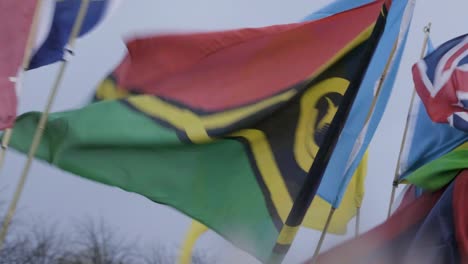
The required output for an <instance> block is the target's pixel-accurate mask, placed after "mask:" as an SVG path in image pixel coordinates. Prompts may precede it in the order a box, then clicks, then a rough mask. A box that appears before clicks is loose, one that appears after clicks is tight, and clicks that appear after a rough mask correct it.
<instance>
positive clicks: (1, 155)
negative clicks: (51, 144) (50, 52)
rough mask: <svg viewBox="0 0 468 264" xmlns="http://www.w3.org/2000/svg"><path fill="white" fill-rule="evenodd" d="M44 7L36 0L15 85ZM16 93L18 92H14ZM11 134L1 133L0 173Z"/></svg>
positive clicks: (40, 0)
mask: <svg viewBox="0 0 468 264" xmlns="http://www.w3.org/2000/svg"><path fill="white" fill-rule="evenodd" d="M43 7H44V1H43V0H38V2H37V4H36V10H35V11H34V15H33V20H32V23H31V28H30V30H29V35H28V38H27V40H26V46H25V49H24V53H23V54H24V55H23V62H22V63H21V68H20V72H19V73H18V76H16V78H14V79H13V80H11V81H12V82H15V83H16V84H18V83H20V82H21V81H22V76H23V74H22V73H21V72H23V71H25V69H26V68H27V67H28V65H29V61H30V59H31V53H32V49H33V46H34V41H35V40H36V35H37V28H38V22H39V15H40V13H41V12H40V11H41V8H43ZM16 92H18V91H16ZM12 133H13V128H7V129H5V132H4V133H3V137H2V143H1V147H0V171H1V170H2V167H3V162H4V160H5V155H6V152H7V149H8V145H9V144H10V139H11V134H12Z"/></svg>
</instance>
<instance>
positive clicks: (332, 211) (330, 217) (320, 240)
mask: <svg viewBox="0 0 468 264" xmlns="http://www.w3.org/2000/svg"><path fill="white" fill-rule="evenodd" d="M335 211H336V209H335V208H333V207H332V208H331V209H330V212H329V213H328V217H327V222H326V223H325V227H324V228H323V230H322V233H321V234H320V239H319V241H318V243H317V246H316V247H315V251H314V255H313V256H312V261H311V263H312V264H313V263H315V261H316V259H317V257H318V255H319V253H320V249H322V245H323V241H324V240H325V235H326V234H327V231H328V227H329V226H330V223H331V220H332V217H333V214H334V213H335Z"/></svg>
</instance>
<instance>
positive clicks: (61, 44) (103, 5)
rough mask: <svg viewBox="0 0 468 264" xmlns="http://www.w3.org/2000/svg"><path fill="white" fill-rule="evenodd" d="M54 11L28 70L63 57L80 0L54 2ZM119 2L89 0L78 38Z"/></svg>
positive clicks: (112, 0) (90, 29) (116, 0)
mask: <svg viewBox="0 0 468 264" xmlns="http://www.w3.org/2000/svg"><path fill="white" fill-rule="evenodd" d="M55 2H56V3H55V11H54V14H53V19H52V25H51V27H50V30H49V31H48V36H47V38H46V40H45V41H44V43H43V44H42V45H41V46H40V48H39V49H38V50H37V51H36V52H35V53H34V55H33V56H32V58H31V62H30V64H29V69H35V68H38V67H41V66H45V65H48V64H51V63H54V62H57V61H60V60H61V59H62V57H63V52H64V48H65V46H66V45H67V43H68V39H69V37H70V34H71V31H72V28H73V25H74V23H75V20H76V17H77V16H78V11H79V9H80V6H81V2H82V1H81V0H60V1H55ZM119 2H120V0H91V1H90V3H89V6H88V9H87V12H86V15H85V18H84V20H83V24H82V27H81V30H80V33H79V36H84V35H85V34H87V33H89V32H90V31H92V30H93V29H94V28H95V27H96V26H97V25H98V24H99V23H100V22H101V21H103V20H104V19H105V18H106V17H107V16H109V15H110V14H111V13H112V11H114V10H115V9H116V7H117V6H118V5H119Z"/></svg>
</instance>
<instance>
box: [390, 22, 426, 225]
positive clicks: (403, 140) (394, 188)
mask: <svg viewBox="0 0 468 264" xmlns="http://www.w3.org/2000/svg"><path fill="white" fill-rule="evenodd" d="M430 33H431V23H430V22H429V23H428V24H427V26H425V27H424V34H425V36H424V41H423V46H422V49H421V55H420V58H421V59H423V58H424V55H425V54H426V47H427V42H428V41H429V34H430ZM415 98H416V90H413V93H412V95H411V102H410V106H409V109H408V114H407V115H406V124H405V130H404V132H403V138H402V140H401V144H400V152H399V153H398V160H397V165H396V167H395V172H394V176H393V182H392V193H391V195H390V203H389V205H388V212H387V218H388V217H390V215H391V213H392V207H393V203H394V201H395V194H396V189H397V188H398V184H399V182H398V177H399V171H400V164H401V155H402V153H403V147H404V146H405V144H406V137H407V135H408V123H409V119H410V115H411V112H412V111H413V107H414V100H415Z"/></svg>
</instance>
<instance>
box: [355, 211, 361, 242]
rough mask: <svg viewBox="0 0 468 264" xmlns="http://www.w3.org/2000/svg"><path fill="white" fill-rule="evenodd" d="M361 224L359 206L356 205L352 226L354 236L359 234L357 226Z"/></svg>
mask: <svg viewBox="0 0 468 264" xmlns="http://www.w3.org/2000/svg"><path fill="white" fill-rule="evenodd" d="M360 224H361V207H356V224H355V226H354V236H355V237H357V236H359V226H360Z"/></svg>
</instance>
